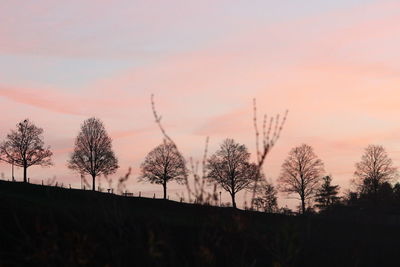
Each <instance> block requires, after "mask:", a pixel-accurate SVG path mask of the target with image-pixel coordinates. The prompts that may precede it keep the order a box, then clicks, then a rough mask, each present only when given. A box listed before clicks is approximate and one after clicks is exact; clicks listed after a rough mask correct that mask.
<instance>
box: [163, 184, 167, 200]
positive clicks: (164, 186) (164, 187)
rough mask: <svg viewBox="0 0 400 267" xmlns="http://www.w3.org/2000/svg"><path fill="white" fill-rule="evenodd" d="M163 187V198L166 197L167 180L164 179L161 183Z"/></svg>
mask: <svg viewBox="0 0 400 267" xmlns="http://www.w3.org/2000/svg"><path fill="white" fill-rule="evenodd" d="M163 189H164V199H167V181H165V180H164V183H163Z"/></svg>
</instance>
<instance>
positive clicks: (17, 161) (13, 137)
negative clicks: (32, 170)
mask: <svg viewBox="0 0 400 267" xmlns="http://www.w3.org/2000/svg"><path fill="white" fill-rule="evenodd" d="M42 134H43V129H42V128H38V127H37V126H36V125H34V124H33V123H32V122H31V121H29V120H28V119H25V120H23V121H22V122H20V123H18V124H17V130H12V131H11V133H9V134H8V135H7V138H6V140H5V141H4V142H2V144H1V145H0V154H1V159H2V160H3V161H6V162H8V163H10V164H14V165H16V166H18V167H22V168H24V182H27V180H28V179H27V169H28V168H29V167H30V166H33V165H40V166H50V165H52V162H51V156H52V155H53V153H52V152H51V151H50V147H49V146H48V147H44V142H43V136H42Z"/></svg>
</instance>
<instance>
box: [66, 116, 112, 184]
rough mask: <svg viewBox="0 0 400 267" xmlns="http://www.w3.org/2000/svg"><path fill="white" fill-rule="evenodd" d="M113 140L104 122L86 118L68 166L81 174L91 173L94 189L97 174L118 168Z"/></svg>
mask: <svg viewBox="0 0 400 267" xmlns="http://www.w3.org/2000/svg"><path fill="white" fill-rule="evenodd" d="M111 142H112V140H111V138H110V137H109V136H108V134H107V132H106V130H105V128H104V125H103V123H102V122H101V121H100V120H99V119H97V118H90V119H87V120H85V121H84V122H83V124H82V126H81V131H80V132H79V134H78V136H77V137H76V140H75V148H74V151H73V152H72V154H71V158H70V160H69V161H68V167H69V168H70V169H72V170H75V171H78V172H79V173H80V174H81V175H84V174H89V175H91V176H92V190H93V191H94V190H95V189H96V186H95V180H96V177H97V176H99V175H102V174H103V175H109V174H113V173H115V172H116V170H117V169H118V160H117V158H116V157H115V154H114V152H113V150H112V147H111Z"/></svg>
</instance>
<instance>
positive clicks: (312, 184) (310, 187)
mask: <svg viewBox="0 0 400 267" xmlns="http://www.w3.org/2000/svg"><path fill="white" fill-rule="evenodd" d="M323 172H324V165H323V163H322V161H321V160H320V159H319V158H318V157H317V155H316V154H315V153H314V151H313V149H312V147H311V146H309V145H306V144H303V145H301V146H299V147H295V148H293V149H292V150H291V151H290V153H289V156H288V158H287V159H286V160H285V162H284V163H283V164H282V170H281V174H280V177H279V180H278V182H279V184H280V190H281V191H282V192H285V193H288V194H289V195H291V194H296V195H299V199H300V200H301V211H302V213H303V214H304V213H305V211H306V201H308V200H311V199H312V197H314V195H315V193H316V189H317V188H318V186H319V184H320V181H321V175H322V174H323Z"/></svg>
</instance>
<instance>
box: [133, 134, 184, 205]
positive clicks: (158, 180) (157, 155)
mask: <svg viewBox="0 0 400 267" xmlns="http://www.w3.org/2000/svg"><path fill="white" fill-rule="evenodd" d="M140 171H141V176H140V177H139V180H140V181H148V182H150V183H154V184H161V185H162V186H163V189H164V199H166V198H167V183H168V182H170V181H176V182H178V183H184V182H185V180H186V176H187V170H186V163H185V159H184V158H183V157H182V155H181V153H179V151H178V150H177V149H176V146H175V145H174V144H172V143H170V142H167V141H165V142H164V143H162V144H160V145H159V146H157V147H156V148H154V149H153V150H152V151H150V152H149V154H147V156H146V158H145V160H144V162H143V163H142V164H141V166H140Z"/></svg>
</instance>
